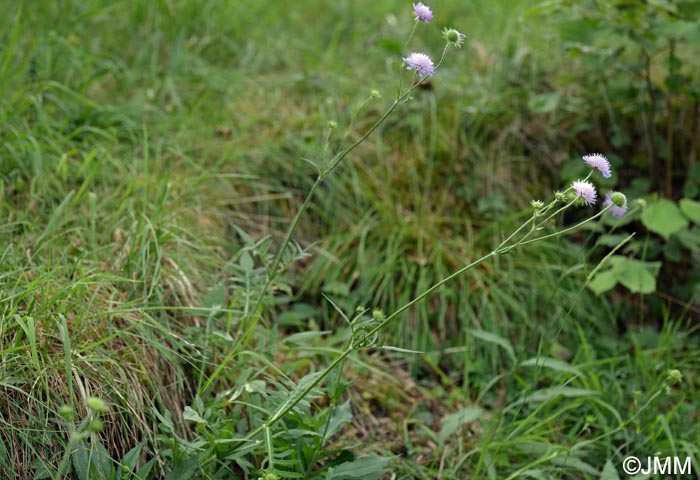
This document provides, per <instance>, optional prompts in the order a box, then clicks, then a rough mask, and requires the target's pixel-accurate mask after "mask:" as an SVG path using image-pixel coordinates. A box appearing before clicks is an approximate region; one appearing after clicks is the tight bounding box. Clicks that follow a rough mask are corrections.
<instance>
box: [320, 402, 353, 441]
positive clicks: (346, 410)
mask: <svg viewBox="0 0 700 480" xmlns="http://www.w3.org/2000/svg"><path fill="white" fill-rule="evenodd" d="M351 421H352V408H351V407H350V400H348V401H346V402H345V403H343V404H342V405H339V406H337V407H334V408H333V412H332V413H331V418H330V420H329V421H328V429H327V430H326V438H331V437H332V436H333V435H335V434H336V433H338V432H340V430H341V429H342V428H343V425H345V424H346V423H350V422H351Z"/></svg>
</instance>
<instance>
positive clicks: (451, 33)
mask: <svg viewBox="0 0 700 480" xmlns="http://www.w3.org/2000/svg"><path fill="white" fill-rule="evenodd" d="M442 38H444V39H445V41H446V42H447V43H448V44H449V45H452V46H453V47H457V48H459V47H461V46H462V44H463V43H464V39H465V38H467V36H466V35H465V34H463V33H460V32H458V31H457V30H455V29H454V28H447V27H445V29H444V30H443V31H442Z"/></svg>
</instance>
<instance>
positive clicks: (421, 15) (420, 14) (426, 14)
mask: <svg viewBox="0 0 700 480" xmlns="http://www.w3.org/2000/svg"><path fill="white" fill-rule="evenodd" d="M413 13H415V14H416V22H417V21H419V20H423V21H424V22H425V23H428V22H429V21H430V20H431V19H432V18H433V12H431V11H430V7H429V6H427V5H423V2H418V3H414V4H413Z"/></svg>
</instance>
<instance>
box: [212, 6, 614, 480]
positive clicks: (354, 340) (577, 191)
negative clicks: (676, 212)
mask: <svg viewBox="0 0 700 480" xmlns="http://www.w3.org/2000/svg"><path fill="white" fill-rule="evenodd" d="M412 7H413V15H414V24H413V28H412V30H411V32H410V34H409V35H408V38H407V40H406V42H405V43H404V47H405V50H406V53H405V56H402V57H401V64H400V69H399V72H398V82H397V83H398V88H397V93H396V96H395V97H394V99H393V102H392V103H391V104H390V105H389V106H388V108H387V109H386V110H385V111H384V113H383V114H381V115H380V116H379V117H378V119H377V120H376V121H375V122H374V124H373V125H372V126H371V127H370V128H368V129H367V130H366V131H365V132H364V133H363V134H361V135H360V137H359V138H358V139H357V140H355V141H354V142H352V143H350V144H349V145H347V146H344V147H342V148H340V149H339V150H338V151H337V152H335V153H332V154H330V155H328V156H327V160H323V161H318V162H312V163H313V165H314V167H315V168H316V170H317V176H316V180H315V181H314V183H313V185H312V186H311V188H310V189H309V191H308V192H307V194H306V197H305V199H304V201H303V202H302V204H301V206H300V207H299V209H298V210H297V212H296V214H295V215H294V217H293V219H292V221H291V222H290V224H289V226H288V228H287V230H286V233H285V235H284V237H283V239H282V241H281V243H280V244H279V246H278V247H277V249H276V253H275V255H274V259H273V260H272V263H271V265H270V267H269V268H268V269H267V276H266V279H265V282H264V284H263V285H262V288H261V289H260V290H259V291H258V293H257V295H256V296H255V297H254V300H253V301H252V305H251V307H250V308H247V309H246V312H247V313H246V314H245V315H244V316H243V318H242V319H241V321H240V329H239V333H238V336H237V338H236V341H234V342H233V346H232V347H231V348H230V350H229V352H228V353H227V355H226V356H225V358H224V359H223V361H221V363H219V364H218V365H217V367H216V368H215V369H214V371H213V373H212V374H211V375H210V376H209V377H208V378H207V379H206V381H204V382H203V383H202V385H201V387H200V388H199V392H198V393H199V395H203V394H204V393H206V392H208V391H209V390H210V389H211V387H212V385H213V384H214V382H215V381H216V380H217V378H218V377H219V376H220V374H221V373H222V372H223V371H224V369H226V368H227V367H228V366H229V365H230V364H231V361H232V360H233V359H234V358H235V356H236V355H237V354H238V353H239V351H240V349H241V348H242V345H245V344H246V342H247V340H248V339H249V338H250V336H251V335H252V334H253V332H254V330H255V328H256V325H257V324H258V322H259V321H260V318H261V315H262V303H263V301H264V299H265V298H266V296H267V295H268V291H269V289H270V287H271V286H272V285H273V283H274V281H275V279H276V277H277V276H278V275H279V274H280V273H281V271H282V270H283V269H284V268H285V265H284V262H283V258H284V257H285V254H286V253H287V250H288V249H289V248H290V246H291V245H292V244H293V238H294V235H295V233H296V231H297V228H298V227H299V224H300V221H301V219H302V217H303V216H304V215H305V214H306V211H307V210H308V209H309V207H310V205H311V204H312V202H313V200H314V196H315V194H316V192H317V190H318V189H319V187H320V186H321V185H322V184H323V182H324V181H325V180H326V179H327V178H328V177H329V176H330V175H331V174H332V173H333V172H334V171H336V169H337V167H338V166H339V165H340V164H341V163H342V162H344V161H345V160H346V159H347V157H348V155H349V154H350V153H351V152H353V151H354V150H355V149H357V148H358V147H359V146H360V145H362V144H363V143H364V142H365V141H366V140H367V139H368V138H369V137H370V136H371V135H372V134H373V133H374V132H375V131H376V130H377V129H378V128H380V127H381V126H382V125H383V124H384V123H385V121H386V120H387V118H388V117H389V116H390V115H391V114H392V113H393V112H394V111H395V110H396V109H397V107H398V106H399V105H401V104H403V103H405V102H407V101H409V100H410V99H411V95H412V93H413V92H414V90H415V89H416V88H417V87H418V86H420V85H421V84H422V83H423V82H425V81H426V80H427V79H428V78H429V77H431V76H433V75H435V74H436V73H437V72H438V70H439V68H440V66H441V65H442V63H443V61H444V60H445V57H446V54H447V52H448V50H450V48H460V47H461V46H462V45H463V44H464V41H465V38H466V35H465V34H463V33H461V32H460V31H458V30H456V29H454V28H444V29H443V30H442V32H441V35H442V38H443V39H444V42H445V45H444V48H443V50H442V52H441V55H440V56H439V59H438V61H437V62H435V61H433V58H432V57H431V56H430V55H429V54H428V53H425V52H421V51H412V50H411V49H409V48H408V47H409V44H410V42H411V39H412V38H413V36H414V34H415V33H416V31H417V30H418V28H420V27H421V26H423V25H430V24H431V22H432V21H433V20H434V18H435V14H434V12H433V10H432V9H431V8H430V6H428V5H425V4H423V3H422V2H417V3H413V4H412ZM406 72H410V74H411V79H410V81H409V82H408V84H407V85H406V86H404V85H403V77H404V75H405V74H406ZM378 98H381V95H380V93H379V91H378V90H376V89H373V90H371V93H370V95H369V99H368V101H371V100H376V99H378ZM365 103H366V102H365ZM365 103H363V105H364V104H365ZM326 126H327V130H326V138H325V147H324V152H326V151H327V149H328V145H329V141H328V140H329V138H330V137H331V135H332V134H333V132H334V131H337V129H338V122H337V121H336V120H328V121H327V124H326ZM583 161H584V162H585V164H586V165H587V166H588V167H590V168H591V171H590V173H589V174H588V175H587V176H586V177H585V178H583V179H579V180H576V181H574V182H573V183H571V185H570V186H569V187H568V188H566V189H565V190H563V191H558V192H554V193H553V197H552V198H551V199H550V200H549V201H547V202H545V201H542V200H533V201H532V203H531V206H532V209H533V211H532V215H531V216H530V217H529V218H528V220H526V221H525V222H524V223H523V224H522V225H520V226H519V227H518V228H516V229H515V231H514V232H512V233H511V234H510V235H509V236H507V237H505V238H504V239H503V240H502V241H501V242H500V243H499V244H498V245H497V246H495V247H494V248H493V250H492V251H491V252H490V253H488V254H486V255H484V256H482V257H481V258H478V259H475V260H473V261H471V262H469V263H467V264H465V265H464V266H463V267H461V268H459V269H458V270H456V271H455V272H453V273H452V274H450V275H448V276H446V277H445V278H443V279H442V280H440V281H438V282H436V283H435V284H434V285H432V286H431V287H430V288H428V289H426V290H425V291H423V292H422V293H420V294H419V295H417V296H416V297H415V298H413V299H412V300H411V301H409V302H408V303H406V304H404V305H403V306H401V307H399V308H397V309H396V310H395V311H393V312H391V313H389V314H384V313H383V312H382V311H381V310H378V309H374V310H372V311H371V313H369V312H370V310H367V309H365V308H364V307H358V309H357V310H356V312H355V315H354V317H352V318H351V319H348V318H347V317H345V315H344V314H343V313H342V312H340V311H339V313H340V314H341V315H342V316H343V317H344V318H346V320H348V323H349V327H350V332H351V335H350V338H349V340H348V341H347V345H346V347H345V348H344V349H343V350H342V351H340V352H339V353H338V354H337V355H336V357H335V358H334V360H333V361H332V362H331V363H330V364H329V365H328V366H327V367H325V368H324V369H323V370H321V371H320V372H317V373H316V374H314V375H313V377H312V378H311V379H309V380H308V381H306V382H304V383H303V384H300V385H298V388H297V389H296V390H295V391H294V392H293V394H290V396H289V397H288V399H287V400H286V401H284V402H283V403H282V404H281V405H280V406H279V407H278V408H277V409H276V411H274V413H272V414H271V415H269V416H268V418H267V419H266V420H265V421H264V422H263V423H262V424H261V425H257V426H255V427H254V428H252V429H251V430H250V431H249V432H248V433H247V434H245V435H244V436H242V437H240V438H239V439H237V440H236V442H237V445H238V446H239V447H236V445H234V446H233V449H236V448H245V447H248V446H250V445H251V444H255V445H258V444H259V445H264V446H265V450H266V451H267V458H266V461H265V462H263V464H262V470H261V477H260V478H264V479H272V478H277V476H276V475H277V474H276V471H275V463H276V462H275V448H274V446H273V438H274V428H275V426H276V424H277V423H278V422H279V421H280V420H282V419H283V418H285V416H286V415H287V414H289V413H290V412H291V411H292V410H293V409H294V408H295V407H296V406H297V405H298V404H299V403H300V402H302V401H303V400H304V399H305V398H306V397H307V396H308V395H309V394H310V393H311V392H312V391H313V390H314V389H316V388H317V387H318V386H319V384H321V382H323V381H324V379H326V378H327V377H328V375H329V374H330V373H331V372H333V371H336V368H337V367H340V366H341V365H342V363H343V362H344V361H345V360H346V359H347V358H348V357H349V355H350V354H352V353H353V352H355V351H358V350H362V349H366V348H370V347H379V346H384V345H383V344H382V343H383V340H382V335H381V333H382V330H383V329H384V327H385V326H386V325H388V324H389V323H390V322H393V321H397V320H398V317H399V316H400V315H401V314H403V313H404V312H406V311H407V310H408V309H410V308H411V307H413V306H414V305H416V304H417V303H419V302H421V301H422V300H424V299H426V298H427V297H429V296H430V295H431V294H432V293H434V292H435V291H436V290H438V289H439V288H440V287H442V286H443V285H445V284H447V283H448V282H450V281H452V280H453V279H455V278H456V277H458V276H460V275H462V274H464V273H465V272H467V271H468V270H470V269H472V268H474V267H475V266H477V265H479V264H481V263H483V262H485V261H487V260H489V259H491V258H492V257H496V256H499V255H504V254H506V253H509V252H511V251H512V250H513V249H515V248H518V247H521V246H525V245H527V244H531V243H535V242H539V241H543V240H545V239H548V238H552V237H556V236H559V235H564V234H566V233H568V232H570V231H572V230H574V229H576V228H579V227H580V226H582V225H584V224H585V223H588V222H591V221H593V220H595V219H596V218H599V217H600V216H601V215H603V214H604V213H605V212H607V211H610V213H612V214H613V215H614V216H621V215H623V214H624V213H625V212H626V209H627V200H626V198H625V196H624V195H623V194H622V193H619V192H608V193H606V194H605V200H604V202H603V207H604V208H603V209H601V210H598V211H597V212H595V213H593V214H591V215H589V216H588V217H587V218H586V219H584V220H583V221H581V222H579V223H577V224H575V225H573V226H570V227H566V228H560V229H554V231H551V232H550V233H547V234H543V233H542V232H543V231H545V229H552V225H553V220H554V219H555V218H557V217H560V216H561V214H562V213H564V212H565V211H566V210H568V209H570V208H592V207H594V206H595V205H596V204H597V203H598V201H599V195H598V191H597V189H596V186H595V185H594V183H593V181H592V180H593V179H594V178H595V177H594V175H596V174H599V175H601V176H602V177H603V178H608V177H610V176H611V175H612V171H611V167H610V163H609V162H608V160H607V158H606V157H605V156H604V155H602V154H600V153H592V154H589V155H584V156H583ZM338 310H339V309H338ZM394 348H395V347H394Z"/></svg>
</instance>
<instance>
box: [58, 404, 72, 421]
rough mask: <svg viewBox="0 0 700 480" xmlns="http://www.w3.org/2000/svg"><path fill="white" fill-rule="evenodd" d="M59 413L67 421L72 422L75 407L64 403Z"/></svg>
mask: <svg viewBox="0 0 700 480" xmlns="http://www.w3.org/2000/svg"><path fill="white" fill-rule="evenodd" d="M58 414H59V415H60V416H61V417H62V418H63V419H64V420H66V421H68V422H72V421H73V418H74V416H73V409H72V408H70V407H69V406H68V405H63V406H62V407H61V408H60V409H59V410H58Z"/></svg>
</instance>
